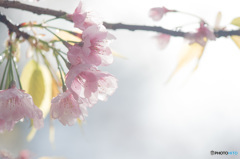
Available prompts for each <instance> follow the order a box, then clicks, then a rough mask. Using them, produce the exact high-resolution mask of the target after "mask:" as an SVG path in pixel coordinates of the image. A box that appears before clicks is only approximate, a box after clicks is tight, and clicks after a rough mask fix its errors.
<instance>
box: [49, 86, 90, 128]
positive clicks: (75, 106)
mask: <svg viewBox="0 0 240 159" xmlns="http://www.w3.org/2000/svg"><path fill="white" fill-rule="evenodd" d="M88 105H89V104H88V103H87V101H86V100H85V99H82V98H79V99H78V100H76V99H74V97H73V95H72V93H71V92H70V91H68V90H67V91H66V92H63V93H61V94H59V95H58V96H57V97H55V98H53V99H52V105H51V109H50V114H51V117H52V118H53V119H58V120H59V121H60V122H61V123H62V124H63V125H69V126H70V125H73V124H74V123H75V122H76V120H77V119H78V118H79V119H81V120H83V119H84V117H85V116H87V108H86V107H87V106H88Z"/></svg>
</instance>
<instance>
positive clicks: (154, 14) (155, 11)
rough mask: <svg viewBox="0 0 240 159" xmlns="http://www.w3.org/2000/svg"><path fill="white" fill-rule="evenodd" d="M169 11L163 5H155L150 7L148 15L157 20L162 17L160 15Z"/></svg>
mask: <svg viewBox="0 0 240 159" xmlns="http://www.w3.org/2000/svg"><path fill="white" fill-rule="evenodd" d="M167 12H170V10H168V9H167V8H165V7H156V8H152V9H150V11H149V16H150V17H151V18H152V19H153V20H155V21H159V20H161V19H162V17H163V16H164V15H165V14H166V13H167Z"/></svg>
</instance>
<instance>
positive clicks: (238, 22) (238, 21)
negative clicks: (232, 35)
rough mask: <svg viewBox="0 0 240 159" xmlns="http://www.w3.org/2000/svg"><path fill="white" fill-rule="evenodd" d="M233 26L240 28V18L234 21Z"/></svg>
mask: <svg viewBox="0 0 240 159" xmlns="http://www.w3.org/2000/svg"><path fill="white" fill-rule="evenodd" d="M231 24H233V25H236V26H238V27H240V17H237V18H235V19H233V20H232V22H231Z"/></svg>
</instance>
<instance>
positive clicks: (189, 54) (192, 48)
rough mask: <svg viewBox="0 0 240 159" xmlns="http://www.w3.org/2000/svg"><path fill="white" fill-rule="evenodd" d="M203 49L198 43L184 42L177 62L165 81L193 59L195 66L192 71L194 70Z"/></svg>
mask: <svg viewBox="0 0 240 159" xmlns="http://www.w3.org/2000/svg"><path fill="white" fill-rule="evenodd" d="M203 51H204V47H203V46H201V45H200V44H198V43H193V44H186V46H184V48H183V50H182V52H181V54H180V57H179V60H178V64H177V66H176V68H175V69H174V71H173V72H172V74H171V75H170V77H169V79H168V80H167V82H169V81H170V80H171V79H172V78H173V76H174V75H175V74H176V73H177V72H178V71H179V70H181V69H182V68H183V67H184V66H185V65H187V64H188V63H189V62H191V61H193V60H197V63H196V66H195V68H194V69H193V71H194V70H196V69H197V67H198V63H199V61H200V59H201V57H202V54H203Z"/></svg>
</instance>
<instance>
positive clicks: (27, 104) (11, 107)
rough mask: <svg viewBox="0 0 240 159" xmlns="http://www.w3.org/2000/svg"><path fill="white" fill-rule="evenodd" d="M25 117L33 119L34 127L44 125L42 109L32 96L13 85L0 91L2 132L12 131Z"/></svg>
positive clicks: (0, 127) (0, 130) (0, 125)
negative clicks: (35, 103)
mask: <svg viewBox="0 0 240 159" xmlns="http://www.w3.org/2000/svg"><path fill="white" fill-rule="evenodd" d="M23 118H30V119H33V124H34V127H35V128H37V129H39V128H41V127H43V115H42V111H41V110H40V109H39V108H38V107H37V106H36V105H34V103H33V100H32V97H31V96H30V95H29V94H27V93H24V91H22V90H19V89H17V88H16V86H12V87H11V88H9V89H7V90H2V91H0V132H2V131H4V130H8V131H11V130H13V127H14V125H15V123H17V122H18V121H19V120H21V119H23Z"/></svg>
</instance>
